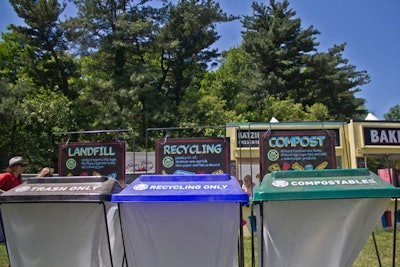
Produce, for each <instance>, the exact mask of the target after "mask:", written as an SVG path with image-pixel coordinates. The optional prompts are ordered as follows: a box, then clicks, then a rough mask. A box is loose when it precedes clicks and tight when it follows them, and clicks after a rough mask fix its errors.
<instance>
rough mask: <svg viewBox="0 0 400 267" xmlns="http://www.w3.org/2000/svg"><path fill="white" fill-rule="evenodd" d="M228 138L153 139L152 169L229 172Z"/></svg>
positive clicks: (184, 172) (197, 172)
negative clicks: (154, 161)
mask: <svg viewBox="0 0 400 267" xmlns="http://www.w3.org/2000/svg"><path fill="white" fill-rule="evenodd" d="M229 145H230V140H229V138H219V137H214V138H212V137H210V138H171V139H166V140H165V139H158V140H156V173H159V174H178V175H179V174H201V173H204V174H218V173H229V171H230V165H229V162H230V161H229V157H230V152H229V151H230V146H229Z"/></svg>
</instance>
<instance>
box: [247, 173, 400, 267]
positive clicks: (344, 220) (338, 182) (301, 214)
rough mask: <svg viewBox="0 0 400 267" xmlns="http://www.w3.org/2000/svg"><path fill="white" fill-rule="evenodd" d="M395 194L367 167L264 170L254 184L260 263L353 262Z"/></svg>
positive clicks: (310, 265)
mask: <svg viewBox="0 0 400 267" xmlns="http://www.w3.org/2000/svg"><path fill="white" fill-rule="evenodd" d="M399 195H400V190H399V188H395V187H393V186H392V185H390V184H388V183H386V182H385V181H383V180H382V179H381V178H380V177H379V176H377V175H376V174H374V173H372V172H370V171H369V170H367V169H332V170H310V171H278V172H272V173H269V174H267V175H266V176H265V177H264V179H263V181H262V183H261V184H260V185H258V186H256V187H255V189H254V201H255V203H257V205H256V217H257V224H258V225H262V231H258V232H257V234H258V242H259V243H258V258H259V266H268V267H274V266H308V267H320V266H340V267H346V266H348V267H351V266H352V265H353V262H354V261H355V259H356V258H357V256H358V254H359V252H360V251H361V249H362V247H363V246H364V244H365V242H366V241H367V239H368V236H369V235H370V234H371V232H372V231H373V230H374V228H375V226H376V224H377V222H378V220H379V218H380V217H381V216H382V214H383V212H384V211H385V209H386V207H387V206H388V204H389V202H390V199H391V197H398V196H399Z"/></svg>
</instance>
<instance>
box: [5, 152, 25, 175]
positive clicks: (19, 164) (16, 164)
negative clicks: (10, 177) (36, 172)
mask: <svg viewBox="0 0 400 267" xmlns="http://www.w3.org/2000/svg"><path fill="white" fill-rule="evenodd" d="M26 166H28V163H26V162H25V161H24V159H23V158H22V157H21V156H16V157H12V158H11V159H10V160H9V161H8V168H7V170H9V171H10V172H12V173H14V174H15V176H19V175H21V174H22V173H23V172H24V170H25V168H26Z"/></svg>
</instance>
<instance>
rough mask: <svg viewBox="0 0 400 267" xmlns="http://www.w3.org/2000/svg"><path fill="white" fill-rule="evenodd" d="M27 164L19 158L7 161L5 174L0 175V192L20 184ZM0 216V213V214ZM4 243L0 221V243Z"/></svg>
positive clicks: (0, 222)
mask: <svg viewBox="0 0 400 267" xmlns="http://www.w3.org/2000/svg"><path fill="white" fill-rule="evenodd" d="M27 165H28V164H27V163H26V162H25V161H24V159H23V158H22V157H20V156H18V157H13V158H11V159H10V160H9V161H8V167H7V170H6V172H4V173H2V174H0V191H1V193H3V192H5V191H8V190H10V189H12V188H14V187H16V186H18V185H20V184H21V183H22V173H23V172H24V170H25V167H26V166H27ZM0 216H1V213H0ZM3 242H5V236H4V232H3V225H2V220H0V243H3Z"/></svg>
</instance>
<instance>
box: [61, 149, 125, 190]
mask: <svg viewBox="0 0 400 267" xmlns="http://www.w3.org/2000/svg"><path fill="white" fill-rule="evenodd" d="M58 164H59V168H58V170H59V175H60V176H107V177H109V178H114V179H116V180H118V181H119V182H120V183H121V184H125V142H123V141H118V142H106V143H79V142H76V143H61V144H60V146H59V161H58Z"/></svg>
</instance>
